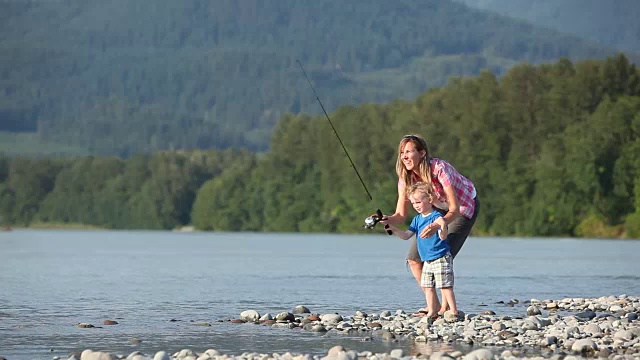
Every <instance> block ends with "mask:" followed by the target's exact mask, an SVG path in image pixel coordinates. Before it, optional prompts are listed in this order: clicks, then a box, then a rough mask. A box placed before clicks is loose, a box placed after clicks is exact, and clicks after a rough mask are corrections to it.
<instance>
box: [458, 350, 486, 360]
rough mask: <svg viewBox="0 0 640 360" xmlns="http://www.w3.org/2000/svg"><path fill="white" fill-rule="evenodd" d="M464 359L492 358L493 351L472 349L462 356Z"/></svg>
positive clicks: (480, 359)
mask: <svg viewBox="0 0 640 360" xmlns="http://www.w3.org/2000/svg"><path fill="white" fill-rule="evenodd" d="M463 359H464V360H493V352H492V351H491V350H489V349H478V350H473V351H472V352H470V353H468V354H467V355H465V356H464V358H463Z"/></svg>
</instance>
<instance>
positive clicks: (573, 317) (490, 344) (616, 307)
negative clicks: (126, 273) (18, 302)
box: [0, 294, 640, 360]
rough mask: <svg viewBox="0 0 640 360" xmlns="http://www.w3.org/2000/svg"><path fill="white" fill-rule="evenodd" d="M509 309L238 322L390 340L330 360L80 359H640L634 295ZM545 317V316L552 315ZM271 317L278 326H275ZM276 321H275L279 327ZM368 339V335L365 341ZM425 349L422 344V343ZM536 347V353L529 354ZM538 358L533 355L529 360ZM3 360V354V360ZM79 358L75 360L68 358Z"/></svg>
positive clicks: (146, 359) (186, 353)
mask: <svg viewBox="0 0 640 360" xmlns="http://www.w3.org/2000/svg"><path fill="white" fill-rule="evenodd" d="M499 303H503V304H505V305H507V304H512V305H518V304H521V305H519V306H524V307H523V311H522V316H521V317H513V318H511V317H506V316H500V315H496V313H495V312H494V311H493V310H486V311H483V312H482V313H481V314H464V313H462V312H460V313H459V314H458V317H455V316H451V314H450V315H449V316H447V317H446V320H445V319H444V318H439V319H437V320H435V321H433V320H432V319H427V318H425V317H422V318H419V317H413V316H412V315H411V314H410V313H409V314H408V313H407V312H405V311H404V310H397V311H395V312H391V311H388V310H385V311H381V312H380V313H379V314H366V313H364V312H362V311H356V312H355V314H354V315H353V316H348V315H345V314H337V313H332V314H311V312H310V311H309V309H308V308H306V307H304V306H302V305H299V306H297V307H296V308H295V309H294V310H293V311H292V312H282V313H279V314H278V315H277V316H275V317H272V316H271V315H268V316H266V315H267V314H265V315H263V316H261V315H260V313H258V312H257V311H255V310H245V311H243V312H242V313H241V314H240V316H239V319H232V320H231V322H232V323H255V324H260V322H264V321H273V325H272V326H271V327H277V328H285V329H287V328H288V329H295V328H298V329H302V330H306V331H312V332H332V333H335V332H338V333H340V332H342V333H345V334H354V333H357V334H359V335H361V336H363V338H366V339H367V341H372V340H376V341H385V342H388V343H389V345H390V346H391V347H390V350H389V352H388V353H372V352H370V351H363V352H359V353H356V352H355V351H353V350H349V349H346V348H344V347H343V346H341V345H336V346H334V347H332V348H331V349H328V351H327V353H326V355H324V356H318V355H315V356H311V355H309V354H292V353H289V352H287V353H284V354H278V353H273V354H258V353H243V354H241V355H231V354H223V353H221V352H220V351H218V350H215V349H208V350H206V351H204V352H202V353H198V352H196V351H193V350H191V349H183V350H181V351H179V352H176V353H174V354H173V355H169V354H168V353H167V352H165V351H159V352H157V353H155V354H153V355H145V354H142V353H140V352H138V351H136V352H134V353H132V354H130V355H129V356H127V357H118V356H116V355H113V354H110V353H108V352H94V351H92V350H90V349H86V350H84V351H83V352H82V353H81V354H80V360H107V359H108V360H117V359H125V358H126V359H131V360H134V359H135V360H267V359H269V360H365V359H366V360H396V359H400V360H413V359H424V358H431V359H456V360H501V359H504V360H512V359H531V360H533V359H536V360H537V359H544V358H547V359H554V360H560V359H564V360H573V359H576V360H578V359H584V358H594V359H595V358H608V359H612V360H626V359H639V358H640V320H639V319H638V315H639V314H640V297H638V296H630V295H626V294H623V295H619V296H603V297H599V298H565V299H556V300H538V299H531V300H529V301H522V302H521V301H519V300H517V299H512V300H510V301H509V302H508V303H505V302H499ZM544 312H547V314H546V316H545V314H544ZM272 319H273V320H272ZM274 320H275V321H274ZM77 326H78V327H81V328H90V327H94V326H93V325H91V324H88V323H80V324H77ZM367 334H368V335H367ZM398 341H414V342H416V343H417V344H424V343H434V344H453V343H456V342H457V343H460V344H469V345H471V344H473V348H472V350H471V351H469V352H468V353H466V354H463V353H462V352H461V351H458V350H452V351H450V352H447V351H438V352H434V353H433V354H430V355H428V356H426V357H425V355H422V354H419V355H411V354H405V353H404V352H403V350H402V349H394V348H393V345H392V344H394V343H395V342H398ZM421 346H423V345H421ZM531 349H533V351H531ZM532 353H535V354H536V355H535V356H532V357H527V356H529V355H530V354H532ZM2 359H3V358H2V357H1V356H0V360H2ZM71 359H78V357H77V355H73V354H72V355H70V356H69V357H68V358H67V360H71Z"/></svg>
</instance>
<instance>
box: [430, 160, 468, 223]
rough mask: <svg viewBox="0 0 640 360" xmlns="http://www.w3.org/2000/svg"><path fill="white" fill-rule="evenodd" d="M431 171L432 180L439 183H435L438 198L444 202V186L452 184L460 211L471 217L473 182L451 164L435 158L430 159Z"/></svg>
mask: <svg viewBox="0 0 640 360" xmlns="http://www.w3.org/2000/svg"><path fill="white" fill-rule="evenodd" d="M431 173H432V174H433V175H434V179H433V180H434V182H436V181H437V182H438V183H439V185H440V186H437V185H438V184H435V185H436V186H435V188H436V192H437V193H438V194H437V195H438V198H439V200H441V201H445V202H446V197H445V194H444V188H445V187H447V186H453V189H454V191H455V193H456V196H457V198H458V205H459V206H460V213H461V214H462V215H464V216H466V217H467V218H469V219H470V218H472V217H473V213H474V211H475V205H476V203H475V201H474V198H475V196H476V189H475V186H474V185H473V183H472V182H471V181H470V180H469V179H467V178H466V177H464V176H462V174H460V173H459V172H458V171H457V170H456V169H455V168H454V167H453V166H452V165H451V164H449V163H448V162H446V161H444V160H440V159H437V158H433V159H432V160H431Z"/></svg>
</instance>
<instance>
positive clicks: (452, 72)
mask: <svg viewBox="0 0 640 360" xmlns="http://www.w3.org/2000/svg"><path fill="white" fill-rule="evenodd" d="M0 14H3V15H0V19H4V20H5V22H3V23H4V24H5V25H6V26H5V27H3V32H2V34H0V54H1V55H0V59H2V61H1V62H0V63H1V64H2V65H1V66H0V93H1V94H2V96H1V97H0V131H5V132H31V133H33V134H36V135H37V137H34V138H29V139H25V140H24V141H34V142H35V141H42V142H47V143H52V144H64V145H65V146H73V148H74V149H77V148H79V149H84V151H85V154H88V155H101V156H121V157H129V156H132V155H134V154H137V153H140V152H154V151H161V150H171V149H185V148H200V149H203V148H213V149H225V148H240V147H244V148H247V149H250V150H252V151H265V150H267V149H268V146H269V138H270V136H271V132H272V131H273V127H274V126H275V124H276V123H277V122H278V120H279V119H280V118H281V117H282V116H283V115H284V113H286V112H291V113H310V114H314V113H315V114H319V113H320V112H319V111H318V109H317V107H316V106H315V103H314V98H313V97H312V96H311V94H310V93H309V92H308V89H307V84H306V82H305V79H304V77H303V76H302V74H301V73H300V71H299V70H300V69H299V68H298V65H297V63H296V60H298V59H299V60H301V61H302V62H303V63H304V64H305V66H306V67H307V70H308V72H309V75H310V77H311V79H312V80H313V81H314V82H315V83H316V85H317V86H318V87H319V88H321V89H323V91H322V92H321V93H322V95H323V101H324V102H325V105H326V106H327V109H328V110H329V111H333V110H335V109H336V108H337V107H339V106H340V105H345V104H352V105H355V104H359V103H363V102H388V101H392V100H393V99H397V98H403V99H412V98H414V97H416V96H418V95H419V94H420V93H421V92H422V91H424V90H425V89H428V88H431V87H434V86H442V85H445V84H446V82H447V79H448V77H450V76H459V75H477V74H478V73H479V72H480V71H481V69H491V70H492V71H493V72H495V73H497V74H502V73H503V72H505V71H506V69H508V68H509V67H511V66H512V65H514V64H516V63H517V62H519V61H526V62H529V63H539V62H545V61H556V60H557V59H558V58H560V57H563V56H564V57H568V58H570V59H576V60H577V59H585V58H600V59H602V58H604V57H605V56H606V55H613V54H614V52H613V50H612V49H609V48H606V47H603V46H599V45H596V44H590V43H588V42H585V41H582V40H580V39H578V38H574V37H571V36H566V35H562V34H558V33H555V32H553V31H550V30H546V29H540V28H535V27H534V26H532V25H528V24H525V23H523V22H518V21H514V20H510V19H507V18H505V17H500V16H497V15H491V14H488V13H484V12H479V11H473V10H471V9H469V8H467V7H465V6H463V5H461V4H458V3H454V2H450V1H440V0H426V1H425V0H421V1H415V0H401V1H394V2H389V1H387V0H368V1H352V2H349V3H344V2H341V1H336V0H313V1H311V0H269V1H254V0H250V1H249V0H247V1H241V2H238V1H235V0H219V1H215V2H211V1H202V0H193V1H189V2H188V3H185V2H180V3H176V2H175V1H173V0H139V1H135V2H127V1H116V2H110V3H105V2H104V1H97V0H87V1H82V2H77V3H73V4H71V3H60V2H55V1H48V2H42V1H23V2H18V1H9V2H6V1H5V2H0ZM0 141H1V139H0Z"/></svg>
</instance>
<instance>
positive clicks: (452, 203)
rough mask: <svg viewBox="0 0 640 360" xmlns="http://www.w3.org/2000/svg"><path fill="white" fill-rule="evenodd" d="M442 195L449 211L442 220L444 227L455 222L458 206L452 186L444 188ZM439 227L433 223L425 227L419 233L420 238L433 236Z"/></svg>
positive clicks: (458, 213) (458, 210)
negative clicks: (445, 199)
mask: <svg viewBox="0 0 640 360" xmlns="http://www.w3.org/2000/svg"><path fill="white" fill-rule="evenodd" d="M444 195H445V196H446V198H447V205H448V206H449V209H448V210H447V213H446V214H444V216H443V217H442V219H443V220H444V222H445V224H446V225H449V224H451V222H452V221H453V220H455V219H456V218H457V217H458V216H460V207H459V206H458V197H457V196H456V192H455V190H454V189H453V186H451V185H449V186H446V187H444ZM439 228H440V225H438V224H436V223H435V222H433V223H431V224H429V225H427V226H425V227H424V229H422V231H420V237H423V238H426V237H429V236H431V235H433V234H434V233H435V232H436V231H438V229H439Z"/></svg>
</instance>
